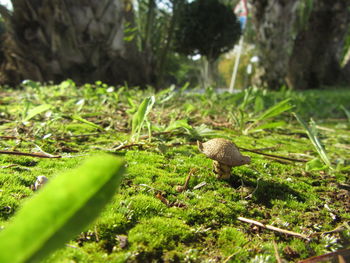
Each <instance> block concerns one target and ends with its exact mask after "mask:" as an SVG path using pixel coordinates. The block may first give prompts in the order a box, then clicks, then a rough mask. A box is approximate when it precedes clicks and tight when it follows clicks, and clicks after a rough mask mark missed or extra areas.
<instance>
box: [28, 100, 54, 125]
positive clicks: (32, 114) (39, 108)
mask: <svg viewBox="0 0 350 263" xmlns="http://www.w3.org/2000/svg"><path fill="white" fill-rule="evenodd" d="M51 108H52V106H51V105H49V104H42V105H39V106H37V107H35V108H33V109H30V110H28V112H27V114H26V116H25V117H24V119H23V120H22V121H23V122H25V121H29V120H30V119H32V118H34V117H35V116H36V115H39V114H40V113H43V112H45V111H47V110H49V109H51Z"/></svg>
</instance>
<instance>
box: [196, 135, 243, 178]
mask: <svg viewBox="0 0 350 263" xmlns="http://www.w3.org/2000/svg"><path fill="white" fill-rule="evenodd" d="M197 145H198V148H199V150H200V151H201V152H202V153H204V154H205V155H206V156H207V157H209V158H210V159H212V160H214V161H213V168H214V173H216V174H217V178H218V179H229V178H230V176H231V168H232V167H234V166H240V165H243V164H249V163H250V157H249V156H243V155H242V154H241V153H240V152H239V150H238V148H237V146H236V145H235V144H234V143H233V142H231V141H229V140H226V139H223V138H215V139H211V140H209V141H207V142H205V143H201V142H199V141H197Z"/></svg>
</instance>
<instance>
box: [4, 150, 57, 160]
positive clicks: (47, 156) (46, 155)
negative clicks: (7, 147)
mask: <svg viewBox="0 0 350 263" xmlns="http://www.w3.org/2000/svg"><path fill="white" fill-rule="evenodd" d="M0 154H9V155H22V156H30V157H38V158H62V156H61V155H51V154H43V153H25V152H16V151H0Z"/></svg>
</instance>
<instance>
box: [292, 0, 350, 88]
mask: <svg viewBox="0 0 350 263" xmlns="http://www.w3.org/2000/svg"><path fill="white" fill-rule="evenodd" d="M349 26H350V2H348V1H344V0H333V1H329V0H317V1H313V8H312V11H311V13H310V15H309V17H308V20H307V23H306V26H305V27H304V28H303V29H302V30H300V32H298V34H297V37H296V39H295V42H294V48H293V52H292V54H291V58H290V62H289V68H288V81H289V84H290V86H292V87H295V88H298V89H310V88H319V87H320V86H322V85H336V84H341V83H342V82H344V81H347V82H348V83H350V81H349V78H348V79H346V77H347V76H348V74H349V73H350V71H349V72H348V73H347V74H343V69H342V65H341V64H342V60H343V58H344V45H345V39H346V36H347V33H348V31H349ZM347 67H349V66H347ZM345 68H346V67H345ZM343 76H345V78H343Z"/></svg>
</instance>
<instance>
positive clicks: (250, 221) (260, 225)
mask: <svg viewBox="0 0 350 263" xmlns="http://www.w3.org/2000/svg"><path fill="white" fill-rule="evenodd" d="M237 219H238V220H239V221H242V222H245V223H249V224H253V225H256V226H259V227H262V228H265V229H269V230H272V231H276V232H279V233H283V234H286V235H290V236H295V237H299V238H302V239H305V240H310V238H309V237H308V236H306V235H303V234H299V233H296V232H293V231H289V230H285V229H281V228H278V227H274V226H270V225H264V224H263V223H260V222H258V221H255V220H252V219H248V218H245V217H241V216H239V217H237Z"/></svg>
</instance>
